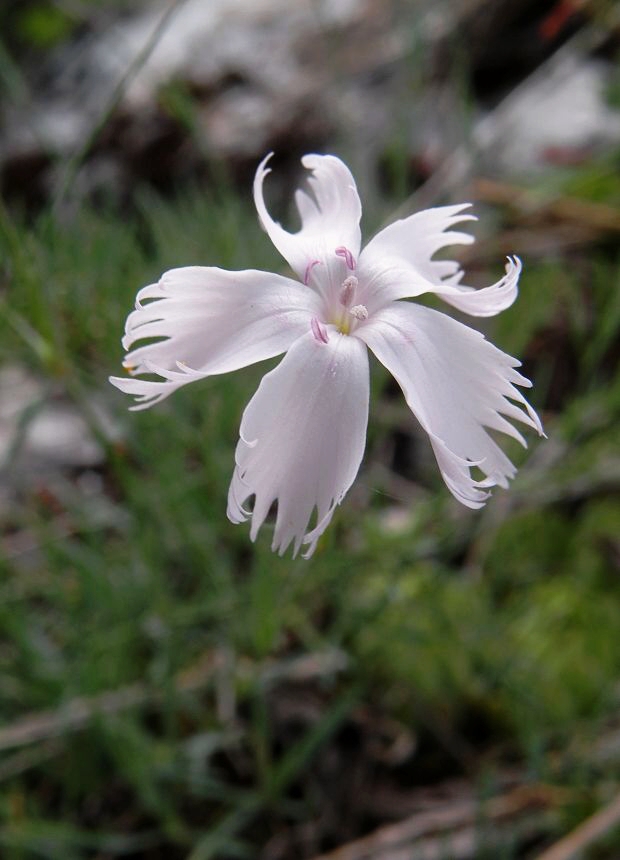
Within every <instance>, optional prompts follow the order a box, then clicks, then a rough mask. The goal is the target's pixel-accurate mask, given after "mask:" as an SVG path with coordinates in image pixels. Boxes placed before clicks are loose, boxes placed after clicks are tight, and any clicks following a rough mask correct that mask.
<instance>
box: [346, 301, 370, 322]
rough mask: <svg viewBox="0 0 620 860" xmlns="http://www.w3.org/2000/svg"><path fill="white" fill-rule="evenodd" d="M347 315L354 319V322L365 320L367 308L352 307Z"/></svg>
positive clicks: (361, 306) (364, 306) (360, 306)
mask: <svg viewBox="0 0 620 860" xmlns="http://www.w3.org/2000/svg"><path fill="white" fill-rule="evenodd" d="M349 313H350V314H351V316H352V317H355V319H356V320H367V319H368V308H367V307H366V305H354V306H353V307H352V308H351V309H350V310H349Z"/></svg>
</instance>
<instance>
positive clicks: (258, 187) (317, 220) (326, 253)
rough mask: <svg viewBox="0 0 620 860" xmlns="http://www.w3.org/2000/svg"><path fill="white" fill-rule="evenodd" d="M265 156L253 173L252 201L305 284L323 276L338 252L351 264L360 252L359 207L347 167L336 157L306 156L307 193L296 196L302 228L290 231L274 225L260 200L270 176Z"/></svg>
mask: <svg viewBox="0 0 620 860" xmlns="http://www.w3.org/2000/svg"><path fill="white" fill-rule="evenodd" d="M270 158H271V155H268V156H267V158H265V159H264V160H263V161H262V162H261V163H260V165H259V166H258V170H257V171H256V177H255V179H254V202H255V204H256V209H257V211H258V215H259V218H260V221H261V223H262V225H263V227H264V228H265V230H266V231H267V234H268V235H269V238H270V239H271V241H272V242H273V244H274V245H275V246H276V248H277V249H278V251H279V252H280V253H281V254H282V256H283V257H284V259H285V260H286V261H287V262H288V263H289V265H290V266H291V268H292V269H293V270H294V271H295V272H296V273H297V275H298V276H299V279H300V280H301V281H303V282H304V283H310V284H311V285H312V282H313V279H314V278H315V277H318V278H321V273H320V269H321V267H322V266H327V267H328V268H329V267H331V266H332V265H333V264H334V263H335V262H337V260H338V257H337V251H338V250H339V249H344V250H346V251H348V252H349V253H350V254H351V255H352V258H353V260H355V259H356V258H357V256H358V254H359V249H360V243H361V233H360V226H359V223H360V218H361V214H362V207H361V203H360V199H359V196H358V193H357V188H356V185H355V180H354V179H353V176H352V175H351V172H350V171H349V168H348V167H347V166H346V165H345V164H343V162H342V161H340V159H339V158H336V156H334V155H305V156H304V157H303V158H302V160H301V161H302V164H303V166H304V167H305V168H306V169H307V170H308V171H309V175H308V179H307V185H308V187H307V190H305V189H300V190H298V191H297V193H296V195H295V201H296V204H297V209H298V211H299V215H300V218H301V229H300V230H299V231H298V232H297V233H289V232H288V230H285V229H284V228H283V227H282V226H281V225H280V224H278V223H277V222H276V221H274V220H273V219H272V217H271V215H270V214H269V212H268V210H267V206H266V205H265V199H264V196H263V185H264V181H265V177H266V176H267V175H268V174H269V173H271V168H269V167H267V166H266V165H267V162H268V161H269V159H270Z"/></svg>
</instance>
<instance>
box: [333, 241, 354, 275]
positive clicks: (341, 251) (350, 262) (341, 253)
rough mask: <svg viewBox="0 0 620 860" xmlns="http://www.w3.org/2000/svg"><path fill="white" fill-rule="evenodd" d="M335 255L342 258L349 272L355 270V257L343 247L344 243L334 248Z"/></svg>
mask: <svg viewBox="0 0 620 860" xmlns="http://www.w3.org/2000/svg"><path fill="white" fill-rule="evenodd" d="M336 256H337V257H342V258H343V260H344V261H345V263H346V264H347V269H349V270H350V271H351V272H354V271H355V258H354V256H353V254H352V253H351V252H350V251H349V249H348V248H345V247H344V245H341V246H340V247H339V248H336Z"/></svg>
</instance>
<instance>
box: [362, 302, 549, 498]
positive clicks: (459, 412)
mask: <svg viewBox="0 0 620 860" xmlns="http://www.w3.org/2000/svg"><path fill="white" fill-rule="evenodd" d="M356 336H357V337H360V338H361V339H363V340H364V341H365V343H366V344H368V346H369V347H370V349H372V351H373V352H374V353H375V355H376V356H377V358H378V359H379V361H381V362H382V364H384V365H385V366H386V367H387V369H388V370H389V371H390V372H391V373H392V374H393V375H394V377H395V378H396V380H397V382H398V384H399V385H400V387H401V388H402V390H403V392H404V394H405V398H406V400H407V403H408V405H409V407H410V409H411V410H412V412H413V413H414V414H415V416H416V417H417V419H418V420H419V422H420V424H421V425H422V427H423V428H424V429H425V430H426V431H427V432H428V433H429V435H430V437H431V444H432V446H433V450H434V452H435V456H436V457H437V462H438V464H439V468H440V470H441V473H442V475H443V478H444V480H445V482H446V484H447V486H448V488H449V489H450V491H451V492H452V493H453V495H454V496H455V497H456V498H457V499H458V500H459V501H460V502H462V503H463V504H465V505H467V506H468V507H472V508H476V507H481V506H482V505H483V504H484V502H485V500H486V498H487V497H488V493H487V492H485V489H487V488H488V487H492V486H495V485H499V486H501V487H506V486H507V485H508V479H509V478H512V477H514V474H515V471H516V470H515V467H514V466H513V464H512V463H511V462H510V460H509V459H508V457H507V456H506V455H505V454H504V453H503V451H502V450H501V449H500V448H499V446H498V445H497V443H496V442H495V441H494V440H493V439H492V437H491V436H490V435H489V433H488V432H487V428H488V429H491V430H498V431H500V432H501V433H505V434H507V435H508V436H512V437H513V438H514V439H517V440H518V441H519V442H521V444H523V445H525V440H524V439H523V436H522V435H521V434H520V433H519V431H518V430H517V429H516V428H515V427H514V426H513V425H512V424H511V423H510V422H509V421H508V420H507V419H508V418H510V419H512V420H516V421H520V422H521V423H523V424H525V425H527V426H528V427H532V428H534V429H535V430H537V431H538V433H540V434H543V430H542V426H541V424H540V420H539V419H538V416H537V415H536V413H535V412H534V410H533V409H532V407H531V406H530V405H529V404H528V402H527V401H526V400H525V398H524V397H523V395H522V394H521V392H520V391H519V390H518V389H517V388H516V387H515V386H516V385H521V386H529V385H530V384H531V383H530V382H529V381H528V380H527V379H525V377H523V376H522V375H521V374H520V373H518V371H517V370H515V368H516V367H518V366H519V362H518V361H517V360H516V359H514V358H511V357H510V356H509V355H506V353H504V352H502V351H501V350H499V349H497V347H495V346H493V344H491V343H489V342H488V341H487V340H485V338H484V336H483V335H482V334H481V333H480V332H478V331H475V330H474V329H471V328H469V327H468V326H465V325H463V324H462V323H459V322H457V321H456V320H454V319H451V318H450V317H448V316H446V315H445V314H442V313H439V312H438V311H435V310H431V309H430V308H426V307H423V306H421V305H417V304H413V303H410V302H395V303H393V304H392V305H390V306H389V307H387V308H384V309H383V310H381V311H379V312H378V313H377V314H376V315H375V317H374V318H373V319H372V320H369V321H368V323H367V324H365V325H363V326H360V327H359V328H358V330H357V332H356ZM474 466H478V467H479V469H480V471H481V472H482V473H483V474H484V475H485V476H486V479H485V480H481V481H478V480H475V479H474V478H473V476H472V474H471V469H472V467H474Z"/></svg>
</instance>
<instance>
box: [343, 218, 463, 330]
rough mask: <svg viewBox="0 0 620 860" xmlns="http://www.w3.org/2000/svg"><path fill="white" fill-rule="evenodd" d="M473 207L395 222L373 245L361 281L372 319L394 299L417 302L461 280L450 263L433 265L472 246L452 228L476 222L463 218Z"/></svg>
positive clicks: (362, 258)
mask: <svg viewBox="0 0 620 860" xmlns="http://www.w3.org/2000/svg"><path fill="white" fill-rule="evenodd" d="M470 205H471V204H470V203H461V204H459V205H457V206H440V207H437V208H435V209H425V210H423V211H422V212H416V213H415V215H410V216H409V217H408V218H403V219H401V220H399V221H394V222H393V223H392V224H390V225H389V226H388V227H385V228H384V229H383V230H381V231H380V232H379V233H377V235H376V236H375V237H374V238H373V239H371V240H370V242H369V243H368V245H366V247H365V248H364V250H363V251H362V253H361V255H360V261H359V272H358V277H359V278H360V282H361V281H362V280H363V281H364V283H365V284H366V285H367V287H366V292H365V293H364V294H363V295H361V296H360V300H361V301H362V302H363V304H364V305H366V306H367V307H368V310H369V311H370V312H371V313H372V312H373V311H374V310H376V309H378V308H379V307H383V306H385V305H386V304H388V302H390V301H394V300H395V299H402V298H412V297H414V296H419V295H421V294H422V293H425V292H427V291H428V290H432V289H433V287H435V286H438V285H439V284H441V282H442V281H443V280H445V279H447V278H455V277H458V276H459V273H460V266H459V264H458V263H456V262H453V261H451V260H434V259H433V257H434V255H435V254H436V253H437V251H439V250H441V249H442V248H445V247H446V246H448V245H469V244H471V243H472V242H473V241H474V239H473V236H471V235H470V234H469V233H463V232H461V231H458V230H453V229H452V228H453V227H454V226H455V225H456V224H459V223H460V222H462V221H475V220H476V218H475V216H474V215H470V214H468V213H466V212H463V210H464V209H467V208H469V206H470Z"/></svg>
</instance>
